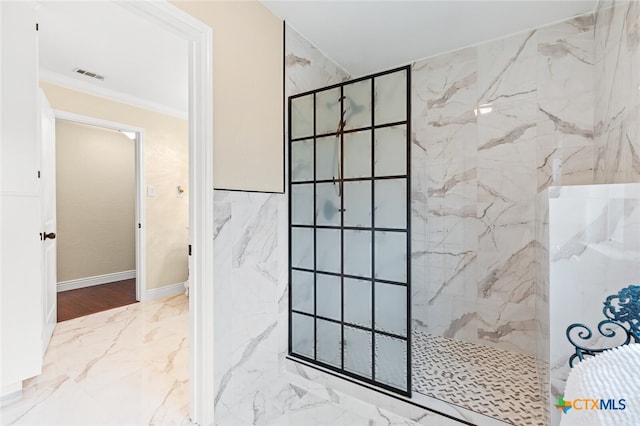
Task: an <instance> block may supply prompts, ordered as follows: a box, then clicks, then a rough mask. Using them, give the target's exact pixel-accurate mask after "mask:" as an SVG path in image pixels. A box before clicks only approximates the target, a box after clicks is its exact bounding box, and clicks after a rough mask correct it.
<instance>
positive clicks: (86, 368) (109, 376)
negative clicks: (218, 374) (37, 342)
mask: <svg viewBox="0 0 640 426" xmlns="http://www.w3.org/2000/svg"><path fill="white" fill-rule="evenodd" d="M188 335H189V314H188V299H187V298H186V297H185V296H184V295H182V294H180V295H176V296H171V297H167V298H163V299H157V300H152V301H149V302H142V303H136V304H134V305H128V306H124V307H121V308H116V309H112V310H109V311H104V312H99V313H96V314H93V315H89V316H86V317H81V318H76V319H73V320H70V321H65V322H62V323H59V324H58V325H57V326H56V329H55V331H54V334H53V337H52V338H51V343H50V344H49V348H48V349H47V352H46V354H45V357H44V365H43V371H42V374H40V375H39V376H36V377H34V378H31V379H29V380H26V381H25V382H24V387H23V397H22V399H20V400H18V401H16V402H14V403H13V404H10V405H8V406H6V407H3V408H2V409H1V411H0V413H1V414H0V424H2V425H38V426H41V425H42V426H45V425H46V426H48V425H56V426H57V425H64V426H67V425H94V426H101V425H151V424H153V425H185V424H189V364H188V358H189V344H188V339H187V336H188Z"/></svg>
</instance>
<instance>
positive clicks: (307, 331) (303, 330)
mask: <svg viewBox="0 0 640 426" xmlns="http://www.w3.org/2000/svg"><path fill="white" fill-rule="evenodd" d="M291 338H292V339H291V340H292V348H291V349H292V350H293V352H295V353H297V354H300V355H305V356H308V357H309V358H313V355H314V344H313V318H312V317H308V316H306V315H301V314H296V313H293V314H291Z"/></svg>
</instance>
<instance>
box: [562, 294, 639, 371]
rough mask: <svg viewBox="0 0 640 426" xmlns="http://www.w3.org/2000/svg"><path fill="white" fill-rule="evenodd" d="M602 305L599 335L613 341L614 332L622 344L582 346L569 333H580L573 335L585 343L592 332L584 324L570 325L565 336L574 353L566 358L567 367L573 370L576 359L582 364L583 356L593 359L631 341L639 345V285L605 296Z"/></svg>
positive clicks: (590, 337)
mask: <svg viewBox="0 0 640 426" xmlns="http://www.w3.org/2000/svg"><path fill="white" fill-rule="evenodd" d="M603 304H604V308H602V313H603V314H604V316H605V318H606V319H604V320H602V321H600V323H598V332H599V333H600V335H601V336H603V337H606V338H608V339H613V338H615V337H616V335H617V331H620V332H621V334H622V335H623V336H624V341H623V342H622V343H618V344H617V345H615V346H611V347H605V348H590V347H588V346H585V344H584V343H582V344H581V343H578V342H576V341H575V340H574V339H573V337H572V331H573V330H574V329H577V330H579V331H578V332H577V333H575V334H576V335H577V337H578V338H579V339H580V340H581V341H583V342H585V343H586V342H587V341H589V340H591V339H592V338H593V332H592V331H591V329H590V328H589V327H587V326H586V325H584V324H580V323H574V324H571V325H570V326H569V327H567V331H566V335H567V340H569V343H571V345H573V347H574V348H575V353H574V354H572V355H571V357H569V367H572V368H573V364H574V362H575V361H576V359H578V360H580V361H583V360H584V357H585V356H596V355H598V354H599V353H602V352H604V351H607V350H609V349H612V348H614V347H617V346H624V345H628V344H630V343H632V341H633V343H640V285H630V286H628V287H625V288H623V289H622V290H620V291H619V292H618V293H616V294H612V295H610V296H607V299H606V300H605V301H604V302H603ZM616 329H617V331H616Z"/></svg>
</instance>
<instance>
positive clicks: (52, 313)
mask: <svg viewBox="0 0 640 426" xmlns="http://www.w3.org/2000/svg"><path fill="white" fill-rule="evenodd" d="M40 113H41V120H42V121H41V135H40V149H41V151H40V153H41V154H40V162H41V164H40V188H41V191H42V194H41V198H40V199H41V200H42V237H41V238H42V262H43V264H42V274H43V276H42V286H43V288H42V297H43V299H42V302H43V303H42V307H43V313H42V314H43V327H42V352H43V353H44V352H45V351H46V350H47V346H48V345H49V340H50V339H51V334H52V333H53V329H54V328H55V326H56V319H57V299H56V294H57V292H56V290H57V282H58V277H57V269H56V266H57V265H56V262H57V259H56V251H57V244H56V241H57V240H56V117H55V115H54V113H53V110H52V109H51V106H50V105H49V102H48V101H47V98H46V97H45V95H44V93H43V92H42V90H40Z"/></svg>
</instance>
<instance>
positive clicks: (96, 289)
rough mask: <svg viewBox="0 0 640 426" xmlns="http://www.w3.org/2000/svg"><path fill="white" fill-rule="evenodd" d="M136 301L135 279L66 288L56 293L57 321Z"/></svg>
mask: <svg viewBox="0 0 640 426" xmlns="http://www.w3.org/2000/svg"><path fill="white" fill-rule="evenodd" d="M132 303H136V280H135V278H134V279H130V280H124V281H116V282H112V283H108V284H101V285H94V286H91V287H85V288H79V289H76V290H68V291H63V292H60V293H58V322H62V321H67V320H70V319H73V318H77V317H83V316H85V315H89V314H95V313H96V312H101V311H106V310H107V309H113V308H117V307H119V306H125V305H130V304H132Z"/></svg>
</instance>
